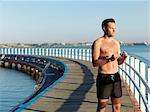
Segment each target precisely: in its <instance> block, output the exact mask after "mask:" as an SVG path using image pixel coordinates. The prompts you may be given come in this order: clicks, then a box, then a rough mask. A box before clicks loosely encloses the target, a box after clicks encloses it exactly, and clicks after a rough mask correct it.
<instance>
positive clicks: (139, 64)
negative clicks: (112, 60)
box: [0, 47, 150, 112]
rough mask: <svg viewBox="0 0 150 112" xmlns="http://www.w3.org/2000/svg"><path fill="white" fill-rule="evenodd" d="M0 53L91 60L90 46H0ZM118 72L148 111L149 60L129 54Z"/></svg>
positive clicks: (143, 107) (149, 91)
mask: <svg viewBox="0 0 150 112" xmlns="http://www.w3.org/2000/svg"><path fill="white" fill-rule="evenodd" d="M0 54H22V55H38V56H55V57H64V58H71V59H78V60H86V61H90V62H91V61H92V56H91V49H90V48H71V47H70V48H61V47H58V48H57V47H55V48H0ZM119 72H120V74H121V75H122V77H123V79H124V80H125V81H126V82H127V84H128V86H129V87H130V89H131V91H132V93H133V95H134V96H135V98H136V100H137V102H138V104H139V106H140V109H141V110H142V111H143V112H150V108H149V107H150V61H149V60H145V59H143V58H141V57H139V56H137V55H134V54H129V57H128V58H127V60H126V62H125V63H124V64H122V65H120V66H119Z"/></svg>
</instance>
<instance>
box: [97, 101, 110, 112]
mask: <svg viewBox="0 0 150 112" xmlns="http://www.w3.org/2000/svg"><path fill="white" fill-rule="evenodd" d="M107 102H108V99H99V100H98V107H97V111H96V112H105V110H106V105H107Z"/></svg>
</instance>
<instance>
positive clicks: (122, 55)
mask: <svg viewBox="0 0 150 112" xmlns="http://www.w3.org/2000/svg"><path fill="white" fill-rule="evenodd" d="M120 56H121V57H119V58H118V64H119V65H121V64H122V63H123V62H124V61H125V59H126V58H127V57H128V53H127V52H126V51H123V52H122V53H120Z"/></svg>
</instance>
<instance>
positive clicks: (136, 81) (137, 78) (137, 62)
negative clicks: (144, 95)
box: [135, 59, 140, 104]
mask: <svg viewBox="0 0 150 112" xmlns="http://www.w3.org/2000/svg"><path fill="white" fill-rule="evenodd" d="M135 70H136V71H137V72H138V73H140V60H139V59H135ZM135 84H136V85H137V87H138V88H140V78H139V77H138V76H137V75H135ZM135 98H136V100H137V101H138V103H139V104H140V94H139V92H138V91H137V89H136V88H135Z"/></svg>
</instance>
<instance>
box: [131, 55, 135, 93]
mask: <svg viewBox="0 0 150 112" xmlns="http://www.w3.org/2000/svg"><path fill="white" fill-rule="evenodd" d="M130 65H131V66H132V67H133V68H134V66H135V63H134V57H132V56H131V61H130ZM130 76H131V78H132V80H133V81H135V74H134V71H133V70H132V69H130ZM130 87H131V88H130V89H131V91H132V93H133V94H134V85H133V83H132V82H131V84H130ZM134 95H135V94H134Z"/></svg>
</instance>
